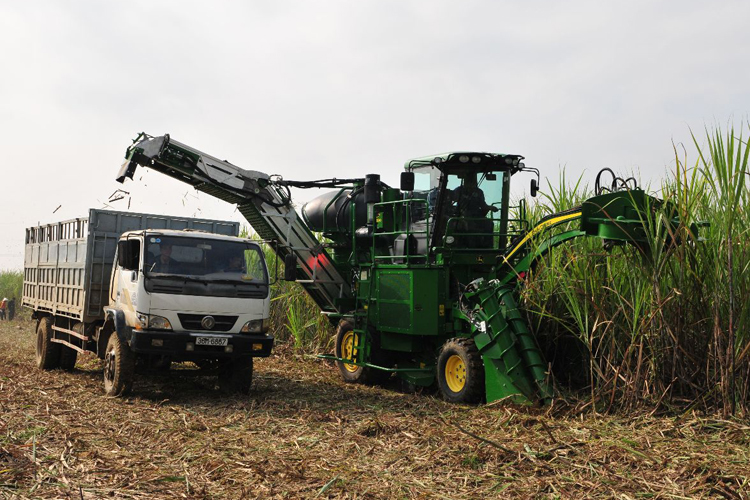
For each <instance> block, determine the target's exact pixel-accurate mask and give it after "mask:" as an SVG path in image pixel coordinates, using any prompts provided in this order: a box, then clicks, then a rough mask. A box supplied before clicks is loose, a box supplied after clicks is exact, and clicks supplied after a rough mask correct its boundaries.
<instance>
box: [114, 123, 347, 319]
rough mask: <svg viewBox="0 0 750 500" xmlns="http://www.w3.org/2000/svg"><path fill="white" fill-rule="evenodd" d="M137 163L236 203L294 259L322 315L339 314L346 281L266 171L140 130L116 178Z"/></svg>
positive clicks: (260, 231)
mask: <svg viewBox="0 0 750 500" xmlns="http://www.w3.org/2000/svg"><path fill="white" fill-rule="evenodd" d="M138 165H142V166H147V167H149V168H152V169H154V170H156V171H158V172H161V173H163V174H166V175H168V176H170V177H173V178H175V179H178V180H180V181H182V182H185V183H187V184H190V185H191V186H193V187H194V188H195V189H197V190H198V191H202V192H204V193H206V194H209V195H211V196H215V197H216V198H219V199H221V200H224V201H227V202H229V203H232V204H234V205H237V207H238V209H239V211H240V213H242V215H243V216H244V217H245V218H246V219H247V220H248V222H250V225H251V226H252V227H253V229H254V230H255V231H256V232H257V233H258V234H259V235H260V236H261V238H263V239H265V240H275V241H276V242H278V244H277V245H276V251H277V253H278V255H279V257H281V258H284V257H285V256H286V255H288V254H290V253H291V254H293V255H295V256H296V257H297V265H298V270H299V271H301V273H302V275H303V276H304V277H303V278H302V279H298V280H297V282H298V283H300V284H301V285H302V286H303V287H304V289H305V290H306V291H307V293H308V294H309V295H310V297H312V299H313V300H314V301H315V303H316V304H317V305H318V307H320V309H321V311H323V312H324V313H334V312H337V310H336V306H335V301H336V299H337V298H342V297H348V296H350V294H351V291H350V284H349V283H348V282H347V281H346V280H345V279H344V278H343V276H342V275H341V273H340V272H339V271H338V269H336V267H335V265H334V264H333V262H332V261H331V259H330V257H329V256H328V254H327V252H326V250H325V249H324V248H323V247H322V245H321V244H320V241H318V239H317V238H316V237H315V236H314V235H313V234H312V232H311V231H310V229H309V228H308V227H307V225H306V224H305V223H304V222H303V221H302V219H301V218H300V216H299V214H298V213H297V211H296V210H295V209H294V207H293V206H292V204H291V199H290V194H289V189H288V187H286V186H284V185H279V184H277V183H275V182H274V181H273V180H272V179H271V177H270V176H269V175H268V174H265V173H263V172H257V171H252V170H244V169H242V168H240V167H238V166H236V165H232V164H231V163H229V162H228V161H224V160H219V159H218V158H215V157H213V156H211V155H208V154H206V153H203V152H201V151H198V150H197V149H194V148H191V147H190V146H187V145H185V144H182V143H179V142H177V141H175V140H173V139H171V138H170V137H169V135H168V134H167V135H163V136H160V137H151V136H148V135H146V134H140V135H139V136H138V137H137V138H136V139H135V141H133V146H131V147H130V148H128V152H127V157H126V161H125V163H124V164H123V166H122V168H121V170H120V173H119V174H118V176H117V180H118V181H119V182H123V181H124V180H125V178H126V177H127V178H130V179H132V178H133V174H134V172H135V169H136V168H137V166H138Z"/></svg>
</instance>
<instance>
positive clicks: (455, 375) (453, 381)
mask: <svg viewBox="0 0 750 500" xmlns="http://www.w3.org/2000/svg"><path fill="white" fill-rule="evenodd" d="M445 382H446V383H447V384H448V388H449V389H450V390H451V391H453V392H461V391H462V390H463V388H464V387H465V386H466V365H465V364H464V360H463V359H461V356H459V355H458V354H454V355H452V356H451V357H450V358H448V361H446V362H445Z"/></svg>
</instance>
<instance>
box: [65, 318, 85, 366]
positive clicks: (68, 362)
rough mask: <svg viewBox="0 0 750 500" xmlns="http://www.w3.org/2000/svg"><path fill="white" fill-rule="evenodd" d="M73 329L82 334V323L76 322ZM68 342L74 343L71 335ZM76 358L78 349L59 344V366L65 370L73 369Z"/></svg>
mask: <svg viewBox="0 0 750 500" xmlns="http://www.w3.org/2000/svg"><path fill="white" fill-rule="evenodd" d="M73 331H75V332H77V333H80V334H82V335H83V323H76V324H75V325H74V326H73ZM68 342H70V343H73V344H74V343H75V340H73V337H72V336H71V337H70V338H69V339H68ZM77 360H78V351H76V350H75V349H71V348H70V347H68V346H66V345H63V344H60V368H62V369H63V370H65V371H68V372H69V371H73V368H75V366H76V361H77Z"/></svg>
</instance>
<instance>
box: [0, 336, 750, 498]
mask: <svg viewBox="0 0 750 500" xmlns="http://www.w3.org/2000/svg"><path fill="white" fill-rule="evenodd" d="M277 352H278V353H280V354H277V355H275V356H273V357H272V358H269V359H264V360H259V361H257V363H256V377H255V381H254V386H253V391H252V393H251V394H250V396H247V397H243V398H240V397H230V396H226V395H224V394H222V393H220V392H219V391H218V390H216V389H215V388H214V384H213V379H212V378H209V377H184V376H176V374H175V373H174V370H173V373H172V375H171V376H169V377H157V378H153V377H138V378H137V379H136V384H135V389H134V392H133V394H132V395H131V396H130V397H127V398H124V399H108V398H106V397H104V396H103V395H102V391H101V387H100V378H101V365H100V362H99V361H98V360H97V359H96V358H95V357H92V356H83V357H80V358H79V362H78V365H77V368H76V370H75V371H74V372H72V373H65V372H61V371H53V372H42V371H40V370H37V369H36V368H35V367H34V359H33V358H34V356H33V355H34V324H33V323H32V322H30V321H25V322H14V323H8V322H0V497H8V498H74V499H80V498H84V499H89V498H102V497H107V498H243V497H244V498H315V497H317V498H373V499H374V498H420V499H421V498H451V499H453V498H466V499H476V498H489V497H493V498H496V497H499V498H505V497H508V498H529V497H537V498H539V497H542V498H585V497H600V498H610V497H618V498H638V497H642V496H648V497H652V498H749V497H750V493H749V492H750V487H749V486H748V475H749V474H750V426H748V425H746V424H744V423H742V422H741V421H727V420H722V419H718V418H710V417H698V416H696V415H694V414H690V415H686V416H683V417H671V418H654V417H648V416H645V415H632V416H622V415H619V416H617V415H616V416H601V415H593V414H590V413H586V414H581V413H580V412H577V411H575V410H574V409H572V408H567V409H564V410H563V409H559V408H558V409H553V410H550V411H547V412H540V411H539V410H519V409H516V408H509V407H503V406H498V405H487V406H480V407H461V406H455V405H449V404H446V403H443V402H442V401H440V400H438V399H436V398H435V397H432V396H412V395H406V394H399V393H397V392H395V391H393V390H390V389H383V388H373V387H363V386H352V385H346V384H344V383H342V382H340V381H339V378H338V373H337V372H336V370H335V368H334V367H332V366H331V365H329V364H327V363H325V362H321V361H317V360H314V359H312V358H310V357H303V356H300V355H298V354H297V355H295V354H293V353H292V352H291V349H289V348H288V347H287V346H280V348H279V349H277Z"/></svg>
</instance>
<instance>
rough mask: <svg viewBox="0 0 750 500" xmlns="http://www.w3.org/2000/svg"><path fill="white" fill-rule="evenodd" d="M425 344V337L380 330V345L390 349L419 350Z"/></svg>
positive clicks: (400, 350) (402, 350)
mask: <svg viewBox="0 0 750 500" xmlns="http://www.w3.org/2000/svg"><path fill="white" fill-rule="evenodd" d="M425 345H426V344H425V342H424V341H423V339H422V338H421V337H417V336H416V335H404V334H402V333H393V332H387V331H383V330H381V331H380V346H381V347H382V348H383V349H385V350H388V351H399V352H419V351H421V350H423V349H424V347H425Z"/></svg>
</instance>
